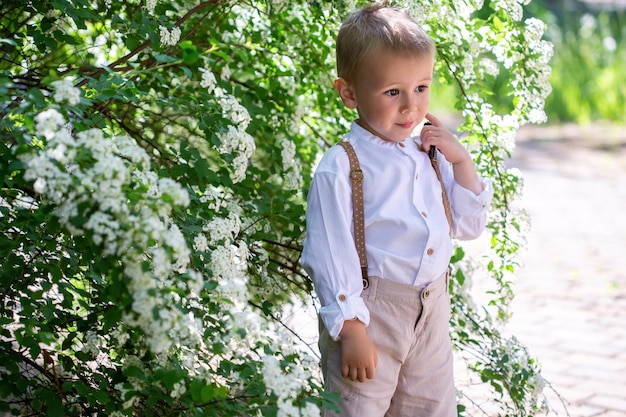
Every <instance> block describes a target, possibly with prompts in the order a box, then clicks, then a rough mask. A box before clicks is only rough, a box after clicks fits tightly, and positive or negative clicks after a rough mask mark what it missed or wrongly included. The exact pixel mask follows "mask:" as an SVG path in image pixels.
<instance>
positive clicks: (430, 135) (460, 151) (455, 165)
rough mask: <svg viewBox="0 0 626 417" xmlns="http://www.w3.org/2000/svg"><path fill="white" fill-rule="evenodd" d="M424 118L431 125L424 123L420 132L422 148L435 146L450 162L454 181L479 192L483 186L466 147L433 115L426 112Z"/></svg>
mask: <svg viewBox="0 0 626 417" xmlns="http://www.w3.org/2000/svg"><path fill="white" fill-rule="evenodd" d="M426 120H428V121H429V122H430V123H431V125H425V126H424V127H423V128H422V133H420V139H421V140H422V150H423V151H424V152H428V150H429V149H430V147H431V146H436V147H437V148H438V149H439V150H440V151H441V153H442V154H444V155H445V157H446V159H447V160H448V162H450V163H451V164H452V170H453V171H454V179H455V181H456V182H457V183H458V184H459V185H460V186H462V187H464V188H466V189H468V190H470V191H472V192H473V193H474V194H476V195H478V194H480V193H481V192H482V191H483V189H484V187H483V184H482V183H481V182H480V179H479V178H478V174H476V169H475V168H474V162H473V161H472V157H471V156H470V154H469V152H468V151H467V149H465V147H464V146H463V145H462V144H461V142H459V141H458V140H457V138H456V137H455V136H454V135H453V134H452V132H450V131H449V130H448V129H446V128H445V127H444V126H443V125H442V124H441V122H440V121H439V119H437V118H436V117H435V116H433V115H432V114H430V113H427V114H426Z"/></svg>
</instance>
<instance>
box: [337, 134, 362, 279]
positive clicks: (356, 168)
mask: <svg viewBox="0 0 626 417" xmlns="http://www.w3.org/2000/svg"><path fill="white" fill-rule="evenodd" d="M339 145H341V146H342V147H343V148H344V149H345V150H346V153H347V154H348V160H349V161H350V181H352V210H353V212H354V213H353V216H354V220H353V222H354V244H355V245H356V252H357V253H358V255H359V261H360V262H361V275H362V276H363V279H364V280H367V256H366V255H365V218H364V217H363V171H361V166H360V165H359V159H358V158H357V157H356V153H355V152H354V148H353V147H352V145H351V144H350V142H348V141H347V140H345V139H344V140H342V141H340V142H339Z"/></svg>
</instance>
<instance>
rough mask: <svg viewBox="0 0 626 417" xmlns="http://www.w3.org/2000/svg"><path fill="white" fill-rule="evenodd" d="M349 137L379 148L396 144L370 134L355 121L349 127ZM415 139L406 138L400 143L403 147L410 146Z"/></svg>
mask: <svg viewBox="0 0 626 417" xmlns="http://www.w3.org/2000/svg"><path fill="white" fill-rule="evenodd" d="M350 135H352V136H354V137H356V138H357V139H358V140H363V141H365V142H369V143H372V144H375V145H379V146H387V147H397V146H398V144H397V143H394V142H389V141H387V140H383V139H381V138H380V137H378V136H376V135H375V134H373V133H371V132H370V131H369V130H367V129H365V128H364V127H362V126H361V125H359V124H358V123H357V122H356V120H355V121H353V122H352V126H351V127H350ZM414 139H415V138H412V137H407V138H406V139H404V140H403V141H402V142H399V143H404V144H405V145H409V144H412V142H413V140H414Z"/></svg>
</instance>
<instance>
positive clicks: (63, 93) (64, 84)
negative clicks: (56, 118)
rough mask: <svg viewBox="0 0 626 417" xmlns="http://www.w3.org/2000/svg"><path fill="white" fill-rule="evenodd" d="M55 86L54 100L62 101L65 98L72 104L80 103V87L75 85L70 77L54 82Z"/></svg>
mask: <svg viewBox="0 0 626 417" xmlns="http://www.w3.org/2000/svg"><path fill="white" fill-rule="evenodd" d="M52 86H53V87H54V101H56V102H57V103H61V102H63V101H65V100H67V102H68V103H69V104H71V105H76V104H78V103H80V89H78V88H76V87H74V82H73V81H72V80H71V79H70V78H64V79H62V80H58V81H54V82H52Z"/></svg>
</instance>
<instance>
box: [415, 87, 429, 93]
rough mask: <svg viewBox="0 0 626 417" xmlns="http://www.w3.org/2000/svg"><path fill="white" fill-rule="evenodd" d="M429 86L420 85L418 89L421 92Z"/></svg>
mask: <svg viewBox="0 0 626 417" xmlns="http://www.w3.org/2000/svg"><path fill="white" fill-rule="evenodd" d="M427 88H428V86H427V85H420V86H419V87H417V91H418V92H420V93H421V92H424V91H426V89H427Z"/></svg>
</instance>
